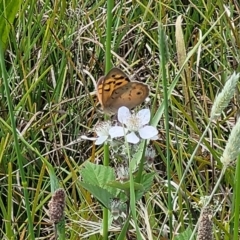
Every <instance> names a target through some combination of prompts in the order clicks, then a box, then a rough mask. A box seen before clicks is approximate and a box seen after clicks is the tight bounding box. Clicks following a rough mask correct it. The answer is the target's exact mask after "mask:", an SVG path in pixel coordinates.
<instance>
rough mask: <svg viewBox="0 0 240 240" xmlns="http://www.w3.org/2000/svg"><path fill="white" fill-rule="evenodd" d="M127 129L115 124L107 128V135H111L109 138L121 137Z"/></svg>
mask: <svg viewBox="0 0 240 240" xmlns="http://www.w3.org/2000/svg"><path fill="white" fill-rule="evenodd" d="M127 131H128V130H127V129H126V128H123V127H120V126H115V127H111V128H110V129H109V135H110V136H111V138H116V137H122V136H124V133H125V134H126V133H127Z"/></svg>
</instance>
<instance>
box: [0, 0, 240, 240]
mask: <svg viewBox="0 0 240 240" xmlns="http://www.w3.org/2000/svg"><path fill="white" fill-rule="evenodd" d="M107 4H109V2H107V1H88V0H87V1H74V0H69V1H49V0H47V1H36V0H32V1H30V0H26V1H2V2H1V4H0V19H1V21H0V39H1V49H2V51H1V53H2V54H1V76H0V193H1V198H0V238H1V239H34V237H35V238H36V239H50V238H51V236H53V234H54V229H53V226H52V224H51V223H50V221H49V217H48V215H47V203H48V201H49V200H50V198H51V191H52V190H53V189H54V188H56V187H62V188H64V190H65V191H66V208H65V215H66V221H65V230H64V231H65V234H66V236H65V238H66V239H102V236H101V227H102V226H101V219H102V211H101V206H100V205H99V203H97V202H96V201H95V200H94V199H93V198H92V197H91V195H90V194H89V193H88V192H87V191H86V190H84V189H82V188H81V187H80V185H79V184H78V181H79V170H80V169H81V165H82V164H83V163H84V162H85V161H88V160H90V161H92V162H96V161H102V159H103V147H96V146H94V143H92V142H90V141H82V140H81V141H76V140H77V139H79V137H80V136H81V135H89V136H91V135H93V133H92V131H91V130H92V129H93V127H94V126H95V124H96V123H97V122H99V121H100V120H103V119H104V117H103V114H102V113H101V111H100V107H99V104H98V101H97V99H96V94H95V85H96V82H97V79H98V78H99V77H100V76H101V75H103V74H104V72H105V66H106V61H107V60H106V57H105V56H106V39H107V36H108V37H110V39H111V43H110V42H108V44H111V45H110V47H111V54H112V57H111V59H109V60H108V61H110V63H111V64H110V65H112V66H118V67H120V68H121V69H122V70H124V71H125V72H126V73H128V74H129V75H134V77H135V78H136V79H137V80H140V81H144V82H146V83H148V84H149V86H150V88H151V94H150V98H151V101H150V103H148V105H149V107H150V108H151V111H152V113H153V115H155V113H158V115H157V116H158V117H159V116H161V119H160V121H159V118H158V117H155V118H154V119H153V121H154V123H155V124H156V125H157V128H158V130H159V132H160V139H159V140H158V141H155V142H154V143H152V144H153V146H154V147H155V149H156V151H157V156H156V158H155V159H154V169H155V171H156V173H157V174H156V176H155V179H154V184H153V186H152V188H151V190H150V191H149V192H147V193H146V194H145V196H144V198H143V199H142V200H141V201H140V202H137V203H136V209H137V221H138V225H139V227H140V231H141V234H142V238H143V239H170V238H171V239H177V235H178V234H180V233H184V232H186V231H187V230H188V229H191V230H193V229H194V226H195V225H196V223H197V220H198V218H199V214H200V211H201V205H199V202H200V198H201V197H202V196H205V195H209V194H210V193H211V191H212V189H213V187H214V184H215V183H216V181H217V179H218V176H219V172H220V171H221V169H222V166H221V163H220V160H219V158H220V156H221V154H222V152H223V149H224V147H225V144H226V140H227V139H228V136H229V133H230V131H231V129H232V127H233V125H234V123H235V121H236V118H237V117H238V116H239V107H238V106H239V94H238V90H236V91H237V92H236V95H235V97H234V98H233V99H232V101H231V103H230V104H229V106H228V108H227V109H226V110H225V112H224V113H223V114H222V115H221V116H220V118H219V119H218V120H217V121H215V122H213V123H212V125H211V130H210V131H209V132H208V133H207V135H206V136H205V137H204V140H203V142H202V143H201V145H200V147H199V148H198V151H197V153H196V154H195V155H194V156H193V157H194V160H193V162H192V164H191V167H190V169H189V171H188V172H187V174H186V176H185V177H184V179H182V176H183V172H184V169H185V168H186V166H187V164H188V161H189V159H190V158H191V156H192V153H193V151H194V149H195V147H196V145H197V143H198V141H199V139H200V137H201V135H202V133H203V131H204V130H205V128H206V126H207V124H208V123H209V115H210V111H211V106H212V104H213V101H214V99H215V98H216V95H217V94H218V93H219V91H220V90H221V89H222V87H223V85H224V83H225V82H226V80H227V77H228V76H229V75H231V74H232V73H233V72H234V71H237V72H239V59H240V56H239V55H240V50H239V48H240V30H239V26H240V21H239V14H240V6H239V3H238V2H237V1H219V0H218V1H217V0H216V1H214V0H211V1H205V2H204V1H191V2H189V1H114V6H113V10H112V21H111V22H112V27H111V31H110V32H111V34H110V36H109V33H107V19H108V16H109V15H108V14H107ZM180 17H181V19H182V20H181V19H180ZM161 36H162V37H161ZM110 65H107V68H109V67H110ZM164 89H166V90H169V92H168V95H166V94H164ZM170 90H171V91H170ZM165 93H166V92H165ZM167 99H169V101H167ZM166 106H167V108H166ZM164 109H165V114H163V115H162V113H163V110H164ZM155 116H156V115H155ZM211 162H214V163H215V164H214V166H213V165H212V164H211ZM110 164H111V159H110ZM181 180H183V184H182V185H181V189H180V191H178V193H177V197H176V198H173V196H174V193H175V192H176V188H177V186H178V184H179V182H180V181H181ZM236 181H237V177H235V167H234V166H231V167H229V168H228V169H227V171H226V173H225V176H224V178H223V180H222V182H221V185H220V186H219V188H218V191H217V193H216V194H215V196H214V201H213V202H212V205H213V208H214V209H215V215H214V217H213V220H212V221H213V224H214V228H213V230H214V239H238V228H236V227H235V228H234V227H233V226H234V225H233V224H234V219H235V220H236V217H237V218H239V213H238V212H235V211H234V207H235V204H236V203H234V189H235V186H236V185H235V184H236ZM169 189H170V191H169ZM169 193H170V194H169ZM219 206H220V207H219ZM120 230H121V229H120V228H119V226H113V227H111V228H110V229H109V234H110V235H109V236H111V237H109V239H117V237H118V234H119V232H120ZM130 232H131V237H132V238H131V239H136V231H135V228H134V226H131V231H130ZM233 236H234V238H233ZM182 239H188V238H182Z"/></svg>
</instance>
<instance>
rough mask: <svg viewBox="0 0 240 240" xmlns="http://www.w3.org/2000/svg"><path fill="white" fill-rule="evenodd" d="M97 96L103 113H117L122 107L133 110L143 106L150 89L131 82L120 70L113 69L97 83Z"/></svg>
mask: <svg viewBox="0 0 240 240" xmlns="http://www.w3.org/2000/svg"><path fill="white" fill-rule="evenodd" d="M97 95H98V99H99V102H100V103H101V105H102V108H103V111H104V112H106V113H108V114H110V115H111V114H113V113H116V112H117V110H118V109H119V108H120V107H122V106H125V107H128V108H129V109H132V108H134V107H136V106H137V105H139V104H141V103H142V102H143V101H144V100H145V99H146V97H147V96H148V95H149V87H148V85H146V84H145V83H141V82H137V81H130V79H129V77H128V76H127V75H126V74H125V73H124V72H123V71H122V70H120V69H119V68H112V69H111V70H110V72H109V73H108V74H107V75H106V76H105V77H104V76H103V77H101V78H100V79H99V80H98V83H97Z"/></svg>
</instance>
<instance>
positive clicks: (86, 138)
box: [81, 135, 97, 141]
mask: <svg viewBox="0 0 240 240" xmlns="http://www.w3.org/2000/svg"><path fill="white" fill-rule="evenodd" d="M81 139H84V140H91V141H95V140H97V138H96V137H88V136H85V135H82V136H81Z"/></svg>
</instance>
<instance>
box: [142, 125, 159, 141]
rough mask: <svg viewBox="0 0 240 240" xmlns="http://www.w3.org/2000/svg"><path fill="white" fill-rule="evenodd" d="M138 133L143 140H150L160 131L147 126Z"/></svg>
mask: <svg viewBox="0 0 240 240" xmlns="http://www.w3.org/2000/svg"><path fill="white" fill-rule="evenodd" d="M138 132H139V135H140V137H141V138H142V139H150V138H152V137H154V136H156V135H157V134H158V130H157V129H156V128H155V127H153V126H145V127H143V128H141V129H139V131H138Z"/></svg>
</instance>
